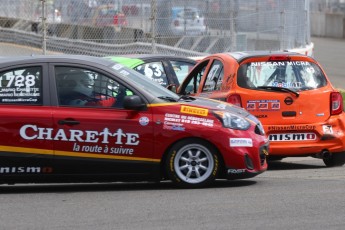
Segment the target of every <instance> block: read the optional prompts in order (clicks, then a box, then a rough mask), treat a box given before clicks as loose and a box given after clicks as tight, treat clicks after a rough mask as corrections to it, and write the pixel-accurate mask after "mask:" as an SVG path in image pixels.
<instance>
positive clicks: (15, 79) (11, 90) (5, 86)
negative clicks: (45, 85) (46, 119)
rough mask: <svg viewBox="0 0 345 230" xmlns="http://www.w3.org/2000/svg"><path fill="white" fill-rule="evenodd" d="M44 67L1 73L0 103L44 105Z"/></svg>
mask: <svg viewBox="0 0 345 230" xmlns="http://www.w3.org/2000/svg"><path fill="white" fill-rule="evenodd" d="M42 98H43V95H42V67H40V66H38V67H37V66H36V67H32V66H31V67H25V68H18V69H12V70H9V71H4V72H2V73H0V103H1V104H20V105H42V101H43V100H42Z"/></svg>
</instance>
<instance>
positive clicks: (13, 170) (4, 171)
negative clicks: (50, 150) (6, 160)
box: [0, 166, 53, 174]
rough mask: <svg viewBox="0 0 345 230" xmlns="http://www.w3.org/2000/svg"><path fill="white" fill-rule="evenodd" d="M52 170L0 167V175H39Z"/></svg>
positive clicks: (49, 168) (29, 167) (34, 167)
mask: <svg viewBox="0 0 345 230" xmlns="http://www.w3.org/2000/svg"><path fill="white" fill-rule="evenodd" d="M52 172H53V168H51V167H36V166H26V167H25V166H23V167H12V166H0V174H21V173H28V174H39V173H52Z"/></svg>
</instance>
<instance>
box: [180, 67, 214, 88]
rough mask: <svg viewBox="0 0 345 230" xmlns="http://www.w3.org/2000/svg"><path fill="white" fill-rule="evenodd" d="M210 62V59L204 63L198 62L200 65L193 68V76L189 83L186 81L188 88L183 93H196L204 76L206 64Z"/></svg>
mask: <svg viewBox="0 0 345 230" xmlns="http://www.w3.org/2000/svg"><path fill="white" fill-rule="evenodd" d="M207 64H208V61H205V62H203V63H200V64H198V67H197V68H196V69H194V70H193V72H192V73H191V76H192V77H191V78H190V79H189V81H188V82H187V83H184V85H186V84H187V85H186V88H185V90H184V92H183V93H185V94H194V93H197V91H198V88H199V85H200V82H201V80H202V78H203V76H204V73H205V69H206V66H207Z"/></svg>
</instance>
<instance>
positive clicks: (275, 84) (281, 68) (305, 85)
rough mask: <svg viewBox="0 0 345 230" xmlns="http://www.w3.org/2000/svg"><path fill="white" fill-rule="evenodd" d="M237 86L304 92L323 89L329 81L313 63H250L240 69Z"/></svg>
mask: <svg viewBox="0 0 345 230" xmlns="http://www.w3.org/2000/svg"><path fill="white" fill-rule="evenodd" d="M237 84H238V85H239V86H240V87H243V88H250V89H255V88H258V89H265V88H267V89H277V88H286V89H290V90H293V91H303V90H311V89H316V88H321V87H323V86H325V85H326V84H327V80H326V78H325V76H324V74H323V72H322V71H321V69H320V68H319V66H317V65H316V64H315V63H312V62H307V61H274V62H250V63H245V64H243V65H241V66H240V68H239V69H238V73H237Z"/></svg>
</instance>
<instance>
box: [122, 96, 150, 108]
mask: <svg viewBox="0 0 345 230" xmlns="http://www.w3.org/2000/svg"><path fill="white" fill-rule="evenodd" d="M123 108H125V109H131V110H143V109H145V108H146V103H144V101H143V100H142V99H141V98H140V97H139V96H138V95H130V96H125V98H124V99H123Z"/></svg>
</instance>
